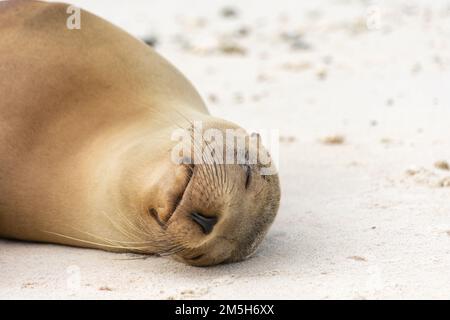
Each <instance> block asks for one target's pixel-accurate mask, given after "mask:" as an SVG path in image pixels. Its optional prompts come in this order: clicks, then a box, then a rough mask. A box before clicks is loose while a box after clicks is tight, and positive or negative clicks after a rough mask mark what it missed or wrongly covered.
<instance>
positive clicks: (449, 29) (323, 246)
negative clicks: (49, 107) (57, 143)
mask: <svg viewBox="0 0 450 320" xmlns="http://www.w3.org/2000/svg"><path fill="white" fill-rule="evenodd" d="M73 3H74V4H76V5H79V6H81V7H83V8H85V9H87V10H89V11H91V12H94V13H96V14H97V15H99V16H101V17H103V18H106V19H108V20H109V21H112V22H113V23H115V24H117V25H119V26H121V27H122V28H124V29H126V30H127V31H128V32H130V33H131V34H133V35H135V36H136V37H139V38H141V39H143V40H145V41H147V42H148V43H150V44H153V45H154V46H155V49H156V50H157V51H158V52H159V53H160V54H161V55H163V56H164V57H166V58H167V59H168V60H169V61H170V62H171V63H173V64H174V65H175V66H176V67H177V68H178V69H179V70H180V71H181V72H182V73H183V74H185V75H186V76H187V78H189V79H190V80H191V82H192V83H193V84H194V86H195V87H196V88H197V90H198V91H199V93H200V94H201V95H202V97H203V98H204V100H205V102H206V103H207V105H208V107H209V109H210V111H211V113H212V114H214V115H217V116H219V117H222V118H225V119H227V120H231V121H234V122H236V123H238V124H240V125H242V126H243V127H245V128H256V129H260V130H263V131H264V130H271V132H278V133H279V138H278V142H279V148H278V150H279V152H278V159H279V164H278V167H279V173H280V181H281V186H282V200H281V207H280V210H279V214H278V217H277V219H276V221H275V223H274V225H273V226H272V228H271V230H270V232H269V234H268V236H267V237H266V239H265V240H264V242H263V243H262V245H261V247H260V248H259V250H258V251H257V253H256V254H255V256H254V257H252V258H251V259H249V260H247V261H244V262H241V263H236V264H230V265H222V266H217V267H213V268H195V267H190V266H186V265H183V264H180V263H178V262H175V261H173V260H171V259H170V258H157V257H147V258H145V259H143V258H142V257H140V256H135V255H130V254H114V253H108V252H103V251H98V250H89V249H79V248H71V247H64V246H58V245H49V244H33V243H25V242H15V241H9V240H0V271H1V272H0V298H1V299H40V298H45V299H58V298H63V299H129V298H133V299H194V298H195V299H416V298H418V299H425V298H434V299H448V298H450V272H449V271H450V168H449V163H450V87H449V85H450V1H344V0H334V1H332V0H329V1H309V2H306V1H304V2H301V1H295V0H292V1H284V0H280V1H277V2H270V1H264V2H262V1H255V0H252V1H222V0H220V1H219V0H214V1H198V0H196V1H193V0H192V1H189V2H187V1H173V0H171V1H168V0H164V1H162V0H152V1H138V0H135V1H114V4H112V3H111V1H103V0H95V1H73Z"/></svg>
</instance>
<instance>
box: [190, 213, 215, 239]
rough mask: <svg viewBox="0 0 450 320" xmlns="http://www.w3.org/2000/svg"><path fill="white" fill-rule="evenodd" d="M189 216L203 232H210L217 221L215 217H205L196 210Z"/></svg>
mask: <svg viewBox="0 0 450 320" xmlns="http://www.w3.org/2000/svg"><path fill="white" fill-rule="evenodd" d="M191 218H192V220H194V221H195V222H197V223H198V224H199V225H200V227H202V229H203V232H204V233H205V234H208V233H210V232H211V231H212V229H213V228H214V225H215V224H216V223H217V218H216V217H205V216H203V215H201V214H199V213H197V212H194V213H192V214H191Z"/></svg>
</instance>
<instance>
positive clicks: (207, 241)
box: [149, 123, 280, 266]
mask: <svg viewBox="0 0 450 320" xmlns="http://www.w3.org/2000/svg"><path fill="white" fill-rule="evenodd" d="M226 127H227V126H224V125H223V123H220V125H217V124H216V128H214V126H213V125H211V124H210V125H209V129H212V131H213V132H216V133H222V134H224V135H226V133H225V128H226ZM228 129H230V126H228ZM231 129H234V130H238V132H239V134H238V136H240V137H241V138H244V139H246V141H247V142H246V143H244V144H242V143H241V144H240V145H238V143H232V144H230V143H229V141H228V142H227V143H225V145H222V143H220V144H219V143H218V141H216V139H214V140H213V141H212V139H209V140H210V141H209V143H207V142H205V140H206V139H204V138H203V137H202V139H201V141H202V142H205V144H204V145H203V146H199V143H198V141H197V142H193V146H192V148H191V149H190V150H191V151H192V153H191V154H194V155H195V151H196V150H197V151H198V150H203V151H205V150H206V152H205V153H203V154H202V156H201V161H198V159H197V161H192V158H193V157H190V156H189V157H186V155H185V156H184V157H183V159H184V161H182V162H181V163H178V164H173V161H172V163H171V164H170V165H169V167H170V168H171V169H170V170H167V171H166V174H165V175H164V176H163V177H162V180H163V181H162V180H161V181H160V182H159V185H160V186H163V187H162V188H160V189H159V192H160V196H159V198H162V199H165V203H164V204H163V205H162V206H159V207H156V206H152V207H150V208H149V213H150V216H152V217H153V218H154V219H155V220H156V221H157V222H158V225H159V227H160V228H161V229H162V230H164V234H165V236H166V238H168V239H170V240H171V241H172V244H173V247H175V248H177V250H176V251H174V252H175V254H174V257H175V258H176V259H177V260H180V261H183V262H185V263H187V264H190V265H195V266H209V265H216V264H220V263H228V262H235V261H240V260H243V259H245V258H247V257H249V256H250V255H251V254H252V253H253V252H254V251H255V249H256V248H257V246H258V245H259V244H260V243H261V241H262V239H263V237H264V236H265V234H266V233H267V230H268V228H269V226H270V225H271V224H272V222H273V220H274V218H275V216H276V213H277V211H278V207H279V201H280V186H279V180H278V175H277V174H276V172H274V171H273V168H274V167H273V163H272V161H271V160H270V156H269V155H268V153H267V151H266V150H265V149H264V147H262V145H261V139H260V138H259V135H257V134H253V135H248V134H246V133H245V132H244V133H243V130H242V129H236V127H234V126H233V127H231ZM214 130H216V131H214ZM191 136H192V133H191ZM235 141H236V140H235ZM241 141H242V140H241ZM250 141H253V142H254V143H251V142H250ZM255 142H256V143H255ZM217 150H219V151H220V150H224V151H225V152H224V154H222V155H218V154H219V153H220V152H217ZM227 152H228V154H230V153H231V154H234V156H235V161H234V162H231V163H230V159H228V160H227V159H226V154H227ZM239 155H241V157H240V156H239ZM255 155H256V159H255ZM186 158H187V159H188V160H189V161H186ZM239 158H241V159H240V161H239ZM252 159H253V161H252ZM172 160H173V159H172ZM220 160H223V161H220ZM263 160H264V161H263ZM267 160H269V161H267ZM262 162H264V163H262ZM270 168H272V169H270ZM271 170H272V171H271Z"/></svg>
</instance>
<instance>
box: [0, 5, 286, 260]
mask: <svg viewBox="0 0 450 320" xmlns="http://www.w3.org/2000/svg"><path fill="white" fill-rule="evenodd" d="M67 8H68V5H66V4H48V3H43V2H37V1H7V2H2V3H0V73H1V74H2V77H0V95H1V97H2V99H1V100H0V236H3V237H8V238H15V239H22V240H32V241H42V242H52V243H62V244H69V245H77V246H86V247H95V248H102V249H107V250H117V251H134V252H142V253H163V251H167V252H170V251H171V250H179V249H180V248H179V247H180V245H176V246H175V245H174V246H172V247H171V246H170V245H169V244H168V242H170V241H171V240H170V238H173V237H177V236H174V234H177V235H180V237H181V235H183V234H184V233H189V235H188V236H186V237H187V238H189V239H191V238H192V239H195V241H194V242H195V243H197V244H198V243H200V242H201V243H206V242H205V240H204V239H202V240H200V238H201V237H203V236H204V235H202V234H201V230H199V228H198V226H195V223H194V222H192V223H191V222H183V225H182V226H181V222H180V223H179V224H180V226H178V227H177V228H179V229H177V230H175V227H176V226H177V223H174V222H172V223H171V227H170V228H172V229H173V230H172V231H170V228H168V229H169V231H170V232H172V233H171V235H170V236H168V235H167V234H165V233H167V232H169V231H167V228H165V229H164V228H163V229H161V226H159V225H158V224H157V223H155V219H153V218H154V217H152V215H151V214H149V208H150V209H151V210H150V213H151V211H152V210H153V211H154V212H156V211H158V210H161V212H159V213H158V214H160V215H161V216H162V217H164V215H165V214H166V215H168V213H167V212H169V211H170V210H175V208H169V207H171V204H170V203H171V201H172V202H173V199H172V198H171V197H176V196H179V195H182V196H183V194H184V193H183V190H184V189H186V190H187V184H188V183H190V184H193V183H194V182H195V181H196V179H197V178H196V179H193V180H194V182H191V181H190V180H189V179H191V177H190V176H189V175H190V173H189V172H188V171H186V170H185V169H183V168H181V169H180V168H179V167H178V166H177V165H176V164H174V163H172V162H170V161H169V154H170V153H169V150H170V148H171V147H172V146H173V144H174V142H173V141H170V135H171V132H172V131H173V130H175V129H177V127H179V126H180V125H181V126H182V125H183V124H184V125H186V123H185V122H184V121H183V119H188V121H191V120H192V121H205V123H207V125H209V126H214V125H217V126H218V127H220V128H223V129H224V128H237V126H236V125H234V124H231V123H228V122H225V121H223V120H220V119H216V118H214V117H212V116H210V115H209V113H208V111H207V108H206V107H205V105H204V103H203V101H202V99H201V98H200V97H199V95H198V94H197V92H196V91H195V89H194V88H193V87H192V85H191V84H190V83H189V81H187V80H186V79H185V77H184V76H183V75H182V74H181V73H180V72H178V71H177V70H176V69H175V68H174V67H172V66H171V65H170V64H169V63H168V62H167V61H166V60H164V59H163V58H162V57H161V56H159V55H158V54H157V53H155V52H154V51H153V50H152V49H151V48H149V47H148V46H146V45H145V44H144V43H143V42H141V41H139V40H137V39H135V38H133V37H131V36H130V35H128V34H127V33H125V32H124V31H122V30H120V29H119V28H117V27H115V26H113V25H111V24H110V23H108V22H106V21H104V20H102V19H100V18H98V17H96V16H94V15H92V14H90V13H88V12H86V11H82V13H81V29H79V30H77V29H75V30H69V29H68V28H67V26H66V21H67V18H68V14H67ZM190 169H192V168H190ZM197 176H199V175H198V174H197ZM194 177H196V174H195V171H194ZM198 179H200V177H199V178H198ZM277 183H278V182H277V181H276V184H277ZM190 194H191V201H192V192H190ZM180 197H181V196H180ZM276 198H277V195H275V196H274V199H275V200H276ZM278 198H279V193H278ZM177 201H180V199H178V200H177ZM183 201H184V196H183ZM186 203H188V202H187V200H186ZM190 203H191V202H190ZM221 205H222V206H223V203H222V204H221ZM181 206H182V207H183V206H186V208H187V207H188V204H186V205H184V204H183V202H181ZM189 206H190V204H189ZM198 206H199V205H197V204H196V207H198ZM205 207H211V205H210V204H207V205H205ZM212 207H214V206H212ZM275 207H276V208H275ZM154 208H157V210H156V211H155V210H154ZM158 208H159V209H158ZM273 208H275V213H276V209H277V208H278V204H276V205H275V206H273ZM196 209H198V208H196ZM180 210H181V209H180ZM189 210H190V209H189ZM165 211H167V212H166V213H164V212H165ZM185 211H186V212H187V211H188V209H186V210H185ZM172 213H173V212H172ZM183 214H184V213H183ZM186 214H187V213H186ZM177 216H180V218H179V219H186V218H185V217H183V218H181V217H182V214H181V213H180V214H177ZM273 217H274V214H272V215H271V217H270V219H269V220H273ZM167 219H169V217H167ZM172 219H175V218H172ZM180 221H181V220H180ZM166 222H167V221H166ZM144 225H145V227H143V226H144ZM218 226H219V224H218ZM157 228H160V229H161V230H159V229H158V230H156V229H157ZM192 229H195V231H192ZM216 229H218V227H217V228H216ZM264 229H266V227H264ZM180 241H181V240H180ZM180 241H179V242H180ZM186 241H187V240H186V239H184V240H183V241H182V242H186ZM233 241H234V240H231V241H228V242H229V243H232V242H233ZM179 242H177V243H179ZM210 242H211V243H212V241H210ZM195 246H197V245H195ZM191 247H192V248H193V247H194V245H192V246H191ZM219 247H221V249H220V250H221V251H220V252H221V253H219V251H217V254H214V256H215V257H214V258H208V259H206V258H204V259H203V260H202V259H198V262H192V264H198V265H209V264H215V263H219V262H223V261H227V259H228V260H231V258H230V257H228V258H227V259H225V258H224V257H222V256H223V255H224V252H225V251H227V252H228V251H232V250H231V249H230V247H231V245H230V244H228V245H225V246H224V245H219V246H218V245H215V246H212V245H210V248H209V249H208V250H209V251H208V253H209V252H210V251H211V252H213V251H214V250H216V248H219ZM225 247H226V248H225ZM160 248H165V250H159V249H160ZM192 248H191V249H192ZM191 249H190V250H191ZM192 250H193V249H192ZM233 250H234V249H233ZM188 251H189V250H188ZM173 252H175V251H173ZM202 255H204V253H202ZM227 255H229V254H227ZM218 256H220V258H218ZM181 259H182V260H184V261H187V260H189V259H188V258H186V254H185V255H184V256H181ZM219 260H220V261H219ZM234 260H237V259H234ZM187 262H189V261H187Z"/></svg>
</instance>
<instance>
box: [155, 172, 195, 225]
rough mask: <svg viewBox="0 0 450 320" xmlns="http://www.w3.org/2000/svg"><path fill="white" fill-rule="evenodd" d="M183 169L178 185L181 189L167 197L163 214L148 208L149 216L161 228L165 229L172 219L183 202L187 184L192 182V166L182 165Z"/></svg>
mask: <svg viewBox="0 0 450 320" xmlns="http://www.w3.org/2000/svg"><path fill="white" fill-rule="evenodd" d="M183 166H184V168H185V172H184V175H183V181H182V182H181V183H180V184H182V188H180V189H179V190H177V191H178V192H174V193H171V194H170V195H169V197H168V200H167V201H168V204H167V208H168V210H166V211H165V212H164V214H161V213H160V212H158V210H157V209H155V208H150V209H149V213H150V215H151V216H152V217H153V218H154V219H155V220H156V222H157V223H158V224H159V225H160V226H161V227H162V228H163V229H166V228H167V226H168V225H169V221H170V219H171V218H172V216H173V215H174V214H175V212H176V211H177V210H178V208H179V207H180V204H181V202H182V200H183V197H184V195H185V193H186V190H187V189H188V187H189V183H190V182H191V180H192V176H193V174H194V166H193V165H183Z"/></svg>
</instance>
